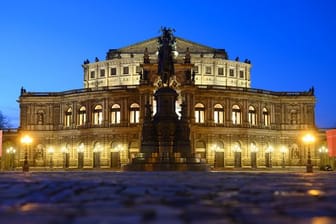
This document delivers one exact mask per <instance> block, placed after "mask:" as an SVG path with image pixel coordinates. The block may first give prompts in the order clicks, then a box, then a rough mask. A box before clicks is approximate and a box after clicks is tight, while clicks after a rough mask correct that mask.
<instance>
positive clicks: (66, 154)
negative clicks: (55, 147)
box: [61, 147, 69, 168]
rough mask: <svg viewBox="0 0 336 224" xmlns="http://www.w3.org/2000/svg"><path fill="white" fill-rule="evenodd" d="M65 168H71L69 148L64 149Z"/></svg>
mask: <svg viewBox="0 0 336 224" xmlns="http://www.w3.org/2000/svg"><path fill="white" fill-rule="evenodd" d="M61 150H62V153H63V168H69V149H68V148H67V147H63V148H62V149H61Z"/></svg>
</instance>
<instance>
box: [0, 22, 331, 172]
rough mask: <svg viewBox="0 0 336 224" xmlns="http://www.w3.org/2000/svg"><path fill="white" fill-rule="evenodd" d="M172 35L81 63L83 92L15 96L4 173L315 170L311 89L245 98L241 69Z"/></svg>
mask: <svg viewBox="0 0 336 224" xmlns="http://www.w3.org/2000/svg"><path fill="white" fill-rule="evenodd" d="M173 33H174V31H173V30H171V29H166V28H164V29H163V33H162V35H161V36H159V37H154V38H152V39H148V40H145V41H142V42H138V43H135V44H132V45H129V46H126V47H122V48H118V49H109V50H108V51H107V53H106V58H105V59H104V60H102V59H98V58H95V59H93V60H90V61H89V60H85V61H84V63H83V65H82V67H83V88H82V89H73V90H68V91H64V92H34V91H31V90H26V89H24V88H22V89H21V94H20V96H19V99H18V103H19V106H20V126H19V128H18V129H17V130H16V131H4V132H3V140H2V148H3V168H8V167H12V168H15V167H17V168H20V169H21V168H22V167H25V165H28V166H29V168H30V169H37V170H38V169H46V168H47V169H50V168H51V169H68V170H73V169H74V170H76V169H88V168H91V169H92V168H97V169H115V170H119V169H120V170H122V169H124V167H127V166H129V165H130V164H132V163H133V162H134V161H140V160H141V159H143V161H145V163H146V164H150V163H152V162H155V161H156V162H157V161H161V162H162V161H172V160H173V161H174V163H178V162H179V161H180V162H181V163H183V162H185V161H188V158H189V157H190V158H192V159H190V161H192V162H193V163H201V164H206V165H207V166H208V167H209V168H210V169H227V168H230V169H239V168H255V169H259V168H269V169H271V168H275V167H278V168H291V167H293V168H294V167H306V165H307V163H310V164H311V166H313V167H319V166H320V165H321V163H322V157H321V149H322V148H323V147H325V146H326V137H325V132H323V131H319V130H318V129H317V128H316V126H315V115H314V114H315V103H316V98H315V96H314V89H313V88H310V89H307V91H293V92H277V91H272V90H265V89H255V88H252V87H251V78H253V76H252V74H251V68H252V64H251V62H250V61H249V60H248V59H245V60H240V59H239V58H235V59H229V56H228V53H227V52H226V50H224V49H216V48H212V47H209V46H205V45H202V44H199V43H195V42H192V41H190V40H186V39H183V38H180V37H177V36H176V37H175V36H174V34H173ZM165 41H166V42H165ZM255 66H258V65H255ZM256 75H257V74H256ZM274 80H275V78H274ZM270 81H271V80H270ZM6 149H15V150H14V152H15V153H12V154H9V153H6ZM10 156H11V157H10Z"/></svg>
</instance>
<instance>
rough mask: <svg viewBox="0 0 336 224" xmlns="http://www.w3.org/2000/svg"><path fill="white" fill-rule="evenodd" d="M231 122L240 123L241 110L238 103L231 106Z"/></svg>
mask: <svg viewBox="0 0 336 224" xmlns="http://www.w3.org/2000/svg"><path fill="white" fill-rule="evenodd" d="M232 124H241V110H240V107H239V106H238V105H233V107H232Z"/></svg>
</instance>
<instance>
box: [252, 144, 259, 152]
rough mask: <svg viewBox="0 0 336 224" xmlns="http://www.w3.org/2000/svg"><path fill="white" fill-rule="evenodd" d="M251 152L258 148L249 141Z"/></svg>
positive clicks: (256, 150)
mask: <svg viewBox="0 0 336 224" xmlns="http://www.w3.org/2000/svg"><path fill="white" fill-rule="evenodd" d="M251 152H258V148H257V146H256V144H254V143H251Z"/></svg>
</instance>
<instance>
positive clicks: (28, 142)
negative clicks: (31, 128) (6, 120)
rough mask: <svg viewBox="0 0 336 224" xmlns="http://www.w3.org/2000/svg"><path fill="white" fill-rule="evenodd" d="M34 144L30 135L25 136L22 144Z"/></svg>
mask: <svg viewBox="0 0 336 224" xmlns="http://www.w3.org/2000/svg"><path fill="white" fill-rule="evenodd" d="M32 142H33V139H32V138H31V137H30V136H29V135H25V136H23V137H22V138H21V143H23V144H26V145H29V144H30V143H32Z"/></svg>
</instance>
